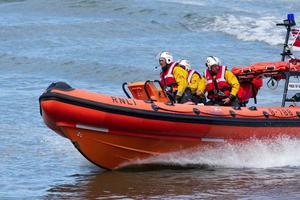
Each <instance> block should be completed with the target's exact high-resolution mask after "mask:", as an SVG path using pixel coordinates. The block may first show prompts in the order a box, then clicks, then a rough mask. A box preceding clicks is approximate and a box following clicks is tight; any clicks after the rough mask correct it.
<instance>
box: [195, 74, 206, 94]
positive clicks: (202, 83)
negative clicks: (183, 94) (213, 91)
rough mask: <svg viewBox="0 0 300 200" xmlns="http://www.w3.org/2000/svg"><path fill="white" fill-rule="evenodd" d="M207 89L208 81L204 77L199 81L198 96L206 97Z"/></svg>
mask: <svg viewBox="0 0 300 200" xmlns="http://www.w3.org/2000/svg"><path fill="white" fill-rule="evenodd" d="M205 88H206V79H205V78H204V77H202V78H201V79H200V80H199V83H198V88H197V91H196V93H197V95H198V96H203V97H204V94H205Z"/></svg>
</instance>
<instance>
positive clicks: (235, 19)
mask: <svg viewBox="0 0 300 200" xmlns="http://www.w3.org/2000/svg"><path fill="white" fill-rule="evenodd" d="M280 22H282V19H281V18H279V17H275V16H263V17H260V16H257V17H249V16H236V15H232V14H224V15H220V16H215V17H213V18H211V19H205V20H203V18H199V17H198V19H197V18H194V19H189V21H188V22H186V26H187V28H189V29H190V30H192V31H215V32H223V33H226V34H228V35H232V36H235V37H236V38H238V39H239V40H243V41H259V42H265V43H268V44H270V45H279V44H282V43H283V41H284V37H285V30H284V29H283V28H278V27H276V23H280Z"/></svg>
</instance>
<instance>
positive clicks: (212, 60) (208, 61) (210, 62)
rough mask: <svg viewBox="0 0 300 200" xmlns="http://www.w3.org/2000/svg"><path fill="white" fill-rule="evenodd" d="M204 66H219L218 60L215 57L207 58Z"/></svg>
mask: <svg viewBox="0 0 300 200" xmlns="http://www.w3.org/2000/svg"><path fill="white" fill-rule="evenodd" d="M205 65H206V67H208V68H211V66H213V65H221V62H220V60H219V58H217V57H216V56H208V57H207V58H206V63H205Z"/></svg>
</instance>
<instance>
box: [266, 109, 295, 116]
mask: <svg viewBox="0 0 300 200" xmlns="http://www.w3.org/2000/svg"><path fill="white" fill-rule="evenodd" d="M269 112H270V114H271V115H273V116H284V117H293V116H294V115H293V112H292V111H291V110H290V109H288V108H279V109H275V108H272V109H271V108H270V109H269Z"/></svg>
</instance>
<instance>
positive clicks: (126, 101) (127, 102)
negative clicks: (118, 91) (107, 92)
mask: <svg viewBox="0 0 300 200" xmlns="http://www.w3.org/2000/svg"><path fill="white" fill-rule="evenodd" d="M111 99H112V102H113V103H117V104H124V105H130V106H135V105H136V102H135V101H134V100H133V99H127V98H121V97H111Z"/></svg>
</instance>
